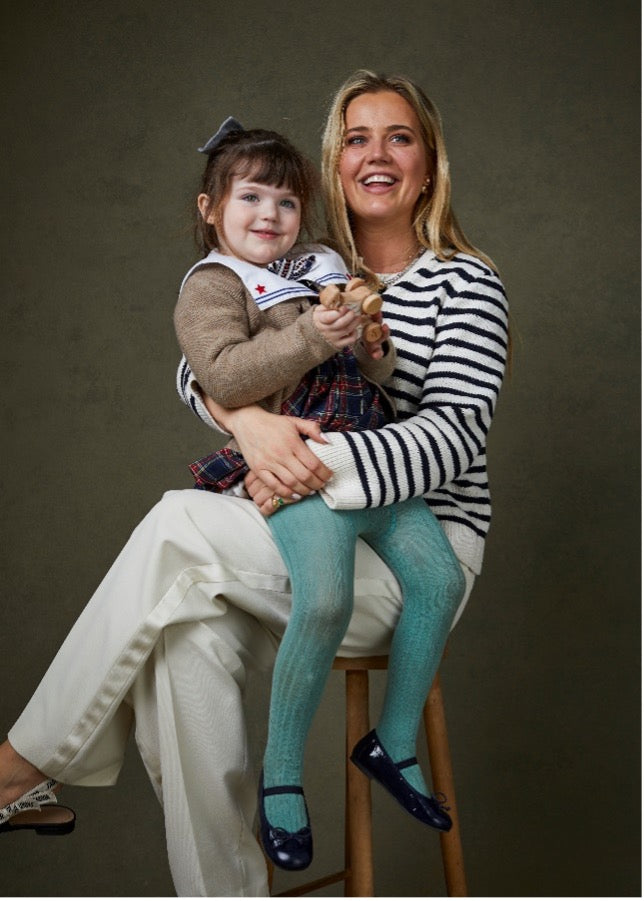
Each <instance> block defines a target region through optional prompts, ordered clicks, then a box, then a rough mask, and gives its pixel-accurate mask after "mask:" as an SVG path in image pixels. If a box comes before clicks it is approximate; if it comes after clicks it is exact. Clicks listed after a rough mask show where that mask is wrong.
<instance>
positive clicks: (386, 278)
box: [376, 244, 425, 291]
mask: <svg viewBox="0 0 644 901" xmlns="http://www.w3.org/2000/svg"><path fill="white" fill-rule="evenodd" d="M424 250H425V248H424V247H423V246H422V244H421V245H418V244H417V245H416V249H415V251H412V254H411V256H409V257H407V265H406V266H405V267H404V269H401V270H400V271H399V272H387V273H384V272H377V273H376V275H377V276H378V278H379V279H380V284H381V288H380V290H381V291H382V290H383V289H384V288H388V287H389V285H393V283H394V282H397V281H398V279H400V278H402V277H403V276H404V275H407V273H408V272H409V270H410V269H411V268H412V266H414V265H415V263H416V260H417V259H418V257H419V256H421V254H422V253H423V252H424Z"/></svg>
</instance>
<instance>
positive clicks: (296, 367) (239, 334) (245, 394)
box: [174, 264, 335, 408]
mask: <svg viewBox="0 0 644 901" xmlns="http://www.w3.org/2000/svg"><path fill="white" fill-rule="evenodd" d="M222 270H223V271H222ZM174 323H175V330H176V333H177V339H178V341H179V346H180V347H181V350H182V351H183V353H184V355H185V357H186V359H187V360H188V362H189V364H190V368H191V370H192V373H193V375H194V378H195V379H196V381H197V383H198V384H199V386H200V387H201V389H202V390H203V392H204V393H205V394H208V395H210V397H212V398H213V399H214V400H215V401H217V403H219V404H221V405H222V406H223V407H226V408H231V407H241V406H245V405H247V404H251V403H255V402H257V401H260V400H264V399H265V398H268V397H270V396H271V395H273V394H274V393H276V392H277V391H280V390H281V389H283V388H285V387H286V386H288V385H290V384H297V382H298V381H299V380H300V379H301V378H302V376H303V375H304V374H305V373H306V372H307V371H308V370H309V369H311V368H313V367H314V366H316V365H317V364H318V363H322V362H324V360H326V359H328V358H329V357H331V356H332V355H333V354H334V353H335V348H334V347H333V346H332V345H331V344H330V343H329V342H327V341H326V340H325V339H324V338H323V336H322V335H321V334H320V333H319V332H318V330H317V329H316V328H315V326H314V324H313V317H312V311H311V310H307V311H306V312H303V313H300V314H298V315H296V316H295V318H294V319H293V321H291V322H289V323H287V324H284V326H283V327H282V326H281V325H280V327H275V326H270V325H266V327H261V328H259V329H256V330H255V333H252V331H253V330H252V329H251V324H250V321H249V314H248V310H247V298H246V292H245V290H244V288H243V285H242V283H241V281H240V280H239V278H238V277H237V276H236V275H235V274H234V273H230V272H229V271H228V270H225V269H224V268H223V267H221V266H218V265H216V264H215V265H213V266H208V267H204V268H203V269H201V270H199V271H197V272H196V273H194V274H193V275H192V276H191V277H190V278H189V279H188V281H187V282H186V284H185V285H184V288H183V290H182V291H181V294H180V296H179V300H178V301H177V305H176V308H175V314H174Z"/></svg>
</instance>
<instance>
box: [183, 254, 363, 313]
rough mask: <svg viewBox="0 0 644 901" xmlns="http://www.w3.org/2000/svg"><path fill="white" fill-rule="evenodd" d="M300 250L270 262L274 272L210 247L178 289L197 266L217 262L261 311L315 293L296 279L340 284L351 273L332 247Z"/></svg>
mask: <svg viewBox="0 0 644 901" xmlns="http://www.w3.org/2000/svg"><path fill="white" fill-rule="evenodd" d="M301 250H302V252H301V253H298V254H296V255H293V254H292V252H291V254H289V256H288V257H287V258H285V259H284V260H276V261H275V264H271V265H272V266H274V268H275V269H276V270H277V271H271V270H270V269H267V268H264V267H263V266H254V265H253V264H252V263H247V262H245V261H244V260H239V259H237V257H232V256H228V255H227V254H223V253H219V252H218V251H216V250H211V251H210V253H209V254H208V255H207V256H205V257H204V258H203V259H202V260H199V262H198V263H195V265H194V266H193V267H192V268H191V269H190V270H189V271H188V272H187V273H186V276H185V278H184V279H183V282H182V283H181V290H182V289H183V286H184V285H185V283H186V281H187V280H188V278H190V276H191V275H192V274H193V272H194V271H195V270H196V269H199V268H201V267H202V266H207V265H209V264H211V263H220V264H221V265H222V266H226V267H227V268H228V269H231V270H232V271H233V272H234V273H235V274H236V275H237V276H238V277H239V278H240V279H241V281H242V282H243V284H244V287H245V288H246V290H247V291H248V293H249V294H250V295H251V297H252V298H253V300H254V301H255V303H256V304H257V306H258V307H259V308H260V309H262V310H267V309H268V308H269V307H272V306H275V304H278V303H282V301H284V300H292V299H293V298H295V297H315V296H317V291H316V290H315V288H313V287H311V286H310V285H307V284H305V283H303V282H302V281H298V279H299V278H302V279H305V280H306V282H310V283H315V284H316V285H321V286H322V287H324V285H337V284H343V283H344V282H347V281H348V280H349V278H350V276H349V275H348V273H347V269H346V266H345V264H344V261H343V260H342V257H340V256H339V255H338V254H337V253H336V252H335V251H334V250H331V249H330V248H328V247H324V245H316V247H315V250H310V251H309V250H307V248H306V247H302V248H301ZM280 272H284V273H285V274H291V273H293V275H295V276H296V277H295V278H293V277H290V278H286V277H284V275H282V274H279V273H280Z"/></svg>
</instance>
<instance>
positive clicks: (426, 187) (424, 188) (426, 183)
mask: <svg viewBox="0 0 644 901" xmlns="http://www.w3.org/2000/svg"><path fill="white" fill-rule="evenodd" d="M430 182H431V179H430V177H429V175H427V176H426V177H425V180H424V181H423V185H422V187H421V189H420V193H421V194H426V193H427V191H428V190H429V185H430Z"/></svg>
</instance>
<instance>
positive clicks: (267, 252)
mask: <svg viewBox="0 0 644 901" xmlns="http://www.w3.org/2000/svg"><path fill="white" fill-rule="evenodd" d="M198 204H199V209H200V211H201V214H202V215H203V216H204V217H205V220H206V222H208V223H209V224H211V225H214V226H215V228H216V229H217V235H218V237H219V245H220V250H221V252H222V253H226V254H229V255H230V256H233V257H237V258H238V259H240V260H246V262H248V263H253V264H254V265H255V266H266V265H267V264H268V263H271V262H272V261H273V260H277V259H279V257H282V256H284V254H285V253H286V252H287V251H288V250H290V249H291V247H292V246H293V245H294V244H295V242H296V240H297V236H298V234H299V231H300V220H301V204H300V200H299V198H298V197H297V196H296V195H295V194H294V193H293V192H292V191H291V190H290V189H289V188H286V187H281V188H277V187H275V186H274V185H260V184H258V183H257V182H255V181H253V179H252V177H247V178H240V177H239V176H237V175H234V176H233V178H232V180H231V183H230V190H229V192H228V195H227V197H226V198H225V199H224V201H223V203H222V204H221V205H220V207H219V209H218V210H212V211H211V212H208V211H207V210H208V206H209V197H208V195H207V194H200V195H199V198H198Z"/></svg>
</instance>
